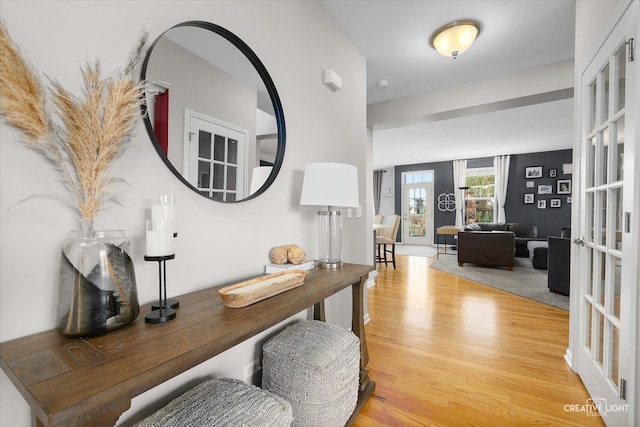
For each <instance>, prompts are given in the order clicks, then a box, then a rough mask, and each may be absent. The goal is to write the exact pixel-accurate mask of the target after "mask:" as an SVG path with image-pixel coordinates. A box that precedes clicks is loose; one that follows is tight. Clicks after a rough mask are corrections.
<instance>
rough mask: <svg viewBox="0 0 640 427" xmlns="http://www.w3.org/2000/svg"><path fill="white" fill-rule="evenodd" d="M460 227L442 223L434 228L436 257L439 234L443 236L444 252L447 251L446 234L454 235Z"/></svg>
mask: <svg viewBox="0 0 640 427" xmlns="http://www.w3.org/2000/svg"><path fill="white" fill-rule="evenodd" d="M458 231H460V227H456V226H455V225H443V226H442V227H438V228H436V259H440V236H444V252H443V253H445V254H446V253H447V236H456V235H458Z"/></svg>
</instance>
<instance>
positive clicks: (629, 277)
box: [571, 3, 638, 426]
mask: <svg viewBox="0 0 640 427" xmlns="http://www.w3.org/2000/svg"><path fill="white" fill-rule="evenodd" d="M632 4H633V5H634V7H633V11H631V8H629V9H628V10H627V11H626V13H624V14H623V15H622V17H621V19H620V21H619V22H618V24H617V25H616V27H615V28H614V29H613V31H612V32H611V33H610V34H609V36H608V38H607V40H606V41H605V43H604V44H603V45H602V46H601V48H600V50H599V51H598V52H597V53H596V55H595V56H594V58H593V60H592V61H591V62H590V64H589V65H588V66H587V68H586V69H585V70H584V72H583V73H582V74H581V76H580V91H581V92H580V93H581V104H582V107H581V108H582V111H581V112H580V116H581V119H580V125H581V129H580V147H579V148H578V153H579V158H580V167H579V173H580V186H579V189H578V191H579V194H578V195H577V196H578V198H579V202H578V206H579V207H580V209H579V212H580V214H579V215H578V216H579V226H578V233H575V232H574V233H573V237H574V238H576V237H579V238H577V239H576V240H574V243H575V245H574V252H573V255H574V256H573V259H574V260H577V261H578V268H574V269H573V270H572V271H573V272H574V273H577V274H574V277H573V278H572V279H573V281H574V284H575V279H576V277H575V276H576V275H577V276H578V277H577V279H578V281H579V283H578V286H574V284H572V287H571V288H572V290H573V289H575V290H576V291H578V295H579V296H578V300H577V309H578V328H577V331H578V336H577V343H578V345H577V352H576V354H575V359H576V360H575V362H576V363H575V368H576V371H577V372H578V374H579V375H580V377H581V379H582V381H583V383H584V384H585V386H586V388H587V390H588V391H589V394H590V396H591V399H590V401H589V402H585V403H586V404H587V405H591V407H593V410H594V411H595V410H597V411H598V412H599V413H600V415H601V416H602V418H603V420H604V421H605V423H606V424H607V425H609V426H627V425H632V423H633V420H631V419H630V413H629V405H628V403H629V393H630V392H632V390H633V389H634V388H635V384H632V383H629V381H630V380H633V379H634V372H633V363H634V357H635V356H633V355H632V354H631V352H633V351H634V343H635V339H634V338H633V337H634V335H635V331H636V326H635V325H636V319H637V316H636V314H635V310H632V307H635V303H633V301H635V299H636V289H635V287H636V286H637V279H638V277H637V271H638V269H637V262H638V250H637V248H636V246H637V245H634V244H633V239H634V236H632V234H631V232H630V231H631V227H632V226H633V227H634V228H637V227H638V220H637V219H632V218H633V217H634V216H633V215H632V214H631V212H632V205H633V202H634V197H637V196H634V194H633V191H632V190H633V181H634V171H633V170H634V163H635V160H634V151H635V149H634V146H635V145H636V144H637V141H635V134H636V131H635V126H636V121H637V115H638V110H637V106H636V105H635V100H634V96H635V92H634V91H635V85H636V81H635V73H636V72H635V62H633V50H632V49H633V38H634V37H636V35H635V31H636V19H635V13H636V12H635V8H636V7H637V3H632ZM636 177H637V176H636ZM636 181H637V179H636ZM635 217H637V213H636V215H635ZM632 221H633V224H631V222H632ZM635 239H637V233H636V234H635ZM574 307H576V305H574ZM631 399H633V395H631ZM630 423H631V424H630Z"/></svg>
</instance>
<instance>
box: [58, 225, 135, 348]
mask: <svg viewBox="0 0 640 427" xmlns="http://www.w3.org/2000/svg"><path fill="white" fill-rule="evenodd" d="M129 243H130V242H129V239H128V238H127V237H126V236H125V235H124V231H122V230H110V231H93V230H88V231H86V230H83V231H72V232H70V233H69V235H68V236H67V238H66V239H65V241H64V243H63V245H62V256H61V258H60V273H59V277H58V302H57V305H56V320H55V329H56V330H57V331H58V332H59V333H61V334H62V335H66V336H70V337H89V336H94V335H100V334H104V333H106V332H110V331H113V330H115V329H118V328H121V327H123V326H126V325H128V324H129V323H131V322H133V321H134V320H135V319H136V317H137V316H138V313H139V312H140V306H139V304H138V292H137V289H136V276H135V271H134V266H133V261H132V260H131V257H129V254H128V253H127V252H128V251H129Z"/></svg>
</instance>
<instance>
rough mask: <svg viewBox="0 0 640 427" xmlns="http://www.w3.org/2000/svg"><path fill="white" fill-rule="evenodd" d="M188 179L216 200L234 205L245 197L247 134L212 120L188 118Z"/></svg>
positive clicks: (186, 155)
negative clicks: (233, 203)
mask: <svg viewBox="0 0 640 427" xmlns="http://www.w3.org/2000/svg"><path fill="white" fill-rule="evenodd" d="M186 122H187V125H188V141H187V143H186V144H185V146H186V147H187V149H186V152H185V162H186V164H185V170H186V176H187V180H188V181H189V183H191V185H193V186H194V187H196V188H197V189H198V191H200V192H201V193H203V194H205V195H206V196H208V197H211V198H212V199H214V200H220V201H225V202H235V201H236V200H242V199H243V198H244V197H245V188H244V183H245V173H246V171H245V167H244V163H245V162H244V159H245V134H244V133H243V132H241V131H239V130H236V129H233V128H232V127H230V126H229V125H225V124H222V123H219V122H217V121H216V120H215V119H213V118H207V117H202V116H199V117H196V116H195V115H190V116H188V117H187V118H186Z"/></svg>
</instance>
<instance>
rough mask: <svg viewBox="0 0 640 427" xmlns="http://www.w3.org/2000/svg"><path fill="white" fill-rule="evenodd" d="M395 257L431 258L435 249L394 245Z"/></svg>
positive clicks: (431, 247)
mask: <svg viewBox="0 0 640 427" xmlns="http://www.w3.org/2000/svg"><path fill="white" fill-rule="evenodd" d="M396 255H407V256H419V257H427V258H431V257H432V256H435V255H436V247H435V246H424V245H400V244H397V243H396Z"/></svg>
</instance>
